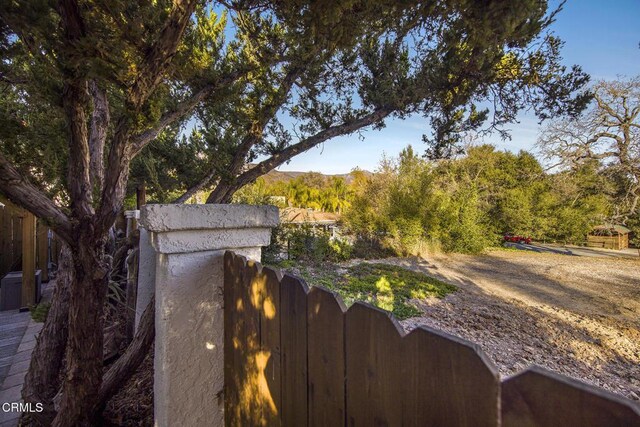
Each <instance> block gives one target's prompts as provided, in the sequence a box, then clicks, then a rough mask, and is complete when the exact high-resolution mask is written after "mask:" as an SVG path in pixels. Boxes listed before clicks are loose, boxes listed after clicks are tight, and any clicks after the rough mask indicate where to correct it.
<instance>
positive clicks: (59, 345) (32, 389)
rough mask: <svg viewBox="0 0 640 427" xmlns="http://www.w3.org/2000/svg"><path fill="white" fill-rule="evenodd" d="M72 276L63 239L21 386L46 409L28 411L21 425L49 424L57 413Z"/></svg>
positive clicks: (28, 399) (26, 398) (29, 398)
mask: <svg viewBox="0 0 640 427" xmlns="http://www.w3.org/2000/svg"><path fill="white" fill-rule="evenodd" d="M73 278H74V272H73V259H72V256H71V250H70V249H69V247H68V245H66V244H65V243H63V246H62V250H61V251H60V260H59V269H58V275H57V278H56V282H55V283H56V284H55V289H54V291H53V298H52V301H51V307H50V308H49V313H48V315H47V319H46V320H45V322H44V327H43V328H42V331H41V332H40V335H39V336H38V340H37V342H36V346H35V348H34V349H33V353H32V355H31V363H30V365H29V371H28V372H27V375H26V377H25V382H24V386H23V388H22V398H23V399H24V401H25V402H27V403H32V404H34V405H35V404H36V403H42V404H43V406H44V411H43V412H40V413H38V412H33V413H30V414H27V413H25V415H24V416H23V417H22V420H21V423H22V424H21V425H25V426H26V425H32V426H41V425H50V424H51V421H52V420H53V418H54V417H55V409H54V408H53V402H52V400H53V397H54V396H55V395H56V393H57V391H58V389H59V387H60V381H59V376H60V371H61V369H62V367H63V359H64V351H65V348H66V345H67V334H68V329H67V326H68V318H69V296H70V295H69V288H70V286H71V282H72V281H73Z"/></svg>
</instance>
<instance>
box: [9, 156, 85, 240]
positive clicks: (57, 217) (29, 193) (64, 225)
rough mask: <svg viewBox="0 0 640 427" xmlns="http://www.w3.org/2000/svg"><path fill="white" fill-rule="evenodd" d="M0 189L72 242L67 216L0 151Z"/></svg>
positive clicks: (71, 232)
mask: <svg viewBox="0 0 640 427" xmlns="http://www.w3.org/2000/svg"><path fill="white" fill-rule="evenodd" d="M0 191H2V193H3V194H5V195H6V196H7V197H8V198H9V199H11V200H12V201H14V202H16V203H17V204H18V205H20V206H22V207H24V208H25V209H27V210H28V211H29V212H31V213H32V214H34V215H35V216H37V217H38V218H40V219H43V220H45V221H46V222H47V224H49V225H50V226H51V228H52V229H53V231H55V232H56V234H57V235H58V236H60V237H61V238H62V239H64V240H65V241H66V242H68V243H71V242H73V240H74V238H73V225H72V223H71V220H70V219H69V217H68V216H67V215H65V214H64V213H63V212H62V211H61V210H60V209H59V208H58V207H57V206H56V205H55V204H54V203H53V202H52V201H51V200H50V199H49V198H48V197H47V196H46V195H45V194H43V193H42V192H41V191H40V189H38V188H37V187H36V186H35V185H33V184H31V183H30V182H29V181H27V179H26V178H24V177H23V176H22V175H21V174H20V172H18V170H17V169H16V168H15V167H14V166H13V165H12V164H11V163H10V162H9V160H7V158H6V157H4V156H3V155H2V153H0Z"/></svg>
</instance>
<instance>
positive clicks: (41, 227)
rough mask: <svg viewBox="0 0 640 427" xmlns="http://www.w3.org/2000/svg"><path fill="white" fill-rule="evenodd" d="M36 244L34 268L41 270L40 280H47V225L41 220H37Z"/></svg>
mask: <svg viewBox="0 0 640 427" xmlns="http://www.w3.org/2000/svg"><path fill="white" fill-rule="evenodd" d="M36 226H37V233H36V244H37V247H38V249H37V253H38V261H37V263H36V268H37V269H38V270H40V271H41V276H40V277H41V278H42V282H48V281H49V270H48V268H47V263H48V261H49V227H47V226H46V224H45V223H44V222H43V221H37V225H36Z"/></svg>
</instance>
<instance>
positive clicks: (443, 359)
mask: <svg viewBox="0 0 640 427" xmlns="http://www.w3.org/2000/svg"><path fill="white" fill-rule="evenodd" d="M402 356H403V357H402V361H398V363H401V364H402V365H403V366H404V367H405V371H404V389H403V395H402V397H401V398H399V399H398V401H399V403H400V402H402V407H403V414H402V425H404V426H423V425H432V426H443V427H446V426H452V427H453V426H470V427H471V426H478V427H480V426H497V425H498V419H499V409H498V400H499V397H500V379H499V375H498V371H497V369H496V368H495V367H494V366H493V364H492V363H491V361H490V360H489V359H488V358H487V356H486V355H485V354H484V353H483V352H482V350H481V349H480V347H479V346H478V345H476V344H473V343H471V342H468V341H465V340H463V339H461V338H458V337H455V336H452V335H449V334H446V333H444V332H441V331H436V330H434V329H430V328H426V327H421V328H418V329H415V330H413V331H412V332H411V333H410V334H408V335H407V336H406V337H405V338H404V352H403V355H402Z"/></svg>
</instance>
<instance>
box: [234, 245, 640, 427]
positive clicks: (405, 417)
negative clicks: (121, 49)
mask: <svg viewBox="0 0 640 427" xmlns="http://www.w3.org/2000/svg"><path fill="white" fill-rule="evenodd" d="M224 274H225V283H224V333H225V336H224V365H225V366H224V375H225V390H224V396H225V424H226V425H227V426H263V425H264V426H267V425H268V426H291V427H303V426H345V427H346V426H349V427H352V426H500V425H502V426H566V427H568V426H583V427H588V426H594V427H595V426H599V427H602V426H640V409H638V406H637V405H635V404H634V403H633V402H631V401H630V400H627V399H624V398H622V397H618V396H616V395H614V394H611V393H608V392H606V391H604V390H602V389H599V388H596V387H592V386H589V385H587V384H584V383H581V382H578V381H575V380H572V379H570V378H567V377H564V376H562V375H558V374H555V373H552V372H549V371H546V370H543V369H542V368H537V367H532V368H530V369H527V370H526V371H524V372H522V373H520V374H518V375H515V376H513V377H510V378H508V379H506V380H504V381H500V378H499V375H498V371H497V369H496V368H495V366H494V365H493V364H492V363H491V361H490V360H489V359H488V358H487V356H486V355H485V354H484V353H483V352H482V350H481V349H480V348H479V346H478V345H476V344H473V343H471V342H468V341H465V340H463V339H460V338H457V337H454V336H451V335H448V334H446V333H444V332H440V331H437V330H434V329H430V328H426V327H420V328H418V329H415V330H413V331H411V332H410V333H408V334H405V333H404V332H403V330H402V327H401V326H400V325H399V324H398V322H397V321H396V320H395V319H394V318H393V316H392V315H391V314H389V313H387V312H385V311H382V310H380V309H377V308H375V307H372V306H370V305H367V304H363V303H356V304H354V305H353V306H352V307H350V308H349V309H348V310H347V309H346V307H345V305H344V303H343V302H342V299H341V298H340V297H339V296H336V295H334V294H333V293H331V292H330V291H328V290H325V289H323V288H319V287H312V288H311V289H309V288H308V287H307V285H306V284H305V283H304V281H302V280H301V279H298V278H296V277H293V276H289V275H285V276H284V277H283V276H281V274H280V273H279V272H276V271H274V270H271V269H269V268H262V267H261V266H260V265H259V264H258V263H254V262H251V261H249V262H247V261H246V260H245V259H244V258H243V257H240V256H236V255H235V254H233V253H231V252H227V253H226V254H225V259H224Z"/></svg>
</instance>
